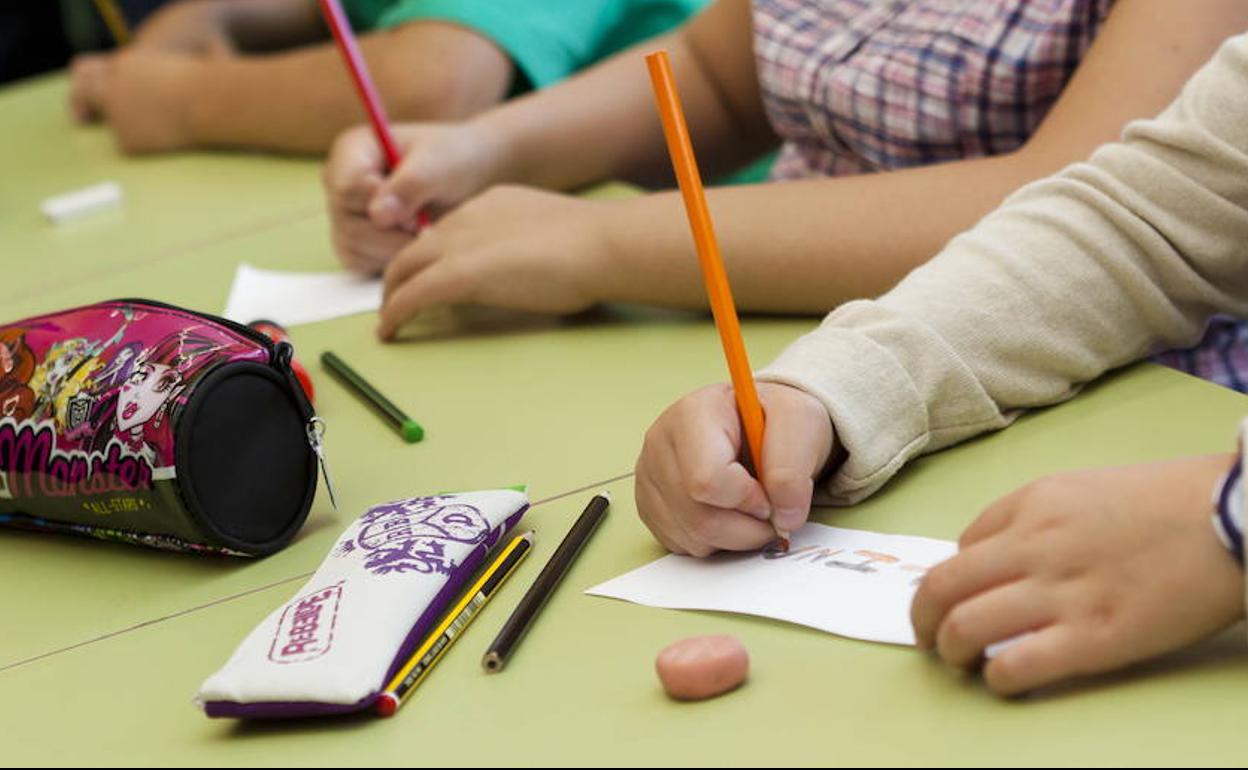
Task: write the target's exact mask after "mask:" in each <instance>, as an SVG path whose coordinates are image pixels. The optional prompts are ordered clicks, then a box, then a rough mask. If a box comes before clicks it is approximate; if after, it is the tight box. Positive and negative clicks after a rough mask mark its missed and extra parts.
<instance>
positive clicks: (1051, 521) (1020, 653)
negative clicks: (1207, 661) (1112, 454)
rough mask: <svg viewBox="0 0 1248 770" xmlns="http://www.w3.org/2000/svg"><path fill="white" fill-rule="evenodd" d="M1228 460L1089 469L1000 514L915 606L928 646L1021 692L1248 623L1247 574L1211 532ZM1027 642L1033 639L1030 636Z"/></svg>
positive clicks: (963, 543) (973, 531)
mask: <svg viewBox="0 0 1248 770" xmlns="http://www.w3.org/2000/svg"><path fill="white" fill-rule="evenodd" d="M1230 464H1231V458H1230V457H1229V456H1226V455H1217V456H1210V457H1195V458H1188V459H1183V460H1177V461H1173V462H1166V463H1156V464H1151V465H1139V466H1131V467H1126V468H1110V469H1104V470H1090V471H1079V472H1075V473H1064V474H1059V475H1056V476H1051V477H1048V478H1045V479H1041V480H1039V481H1037V482H1033V483H1031V484H1029V485H1027V486H1026V487H1023V488H1022V489H1020V490H1018V491H1016V492H1014V493H1012V494H1010V495H1007V496H1006V497H1004V498H1003V499H1001V500H999V501H998V502H996V503H994V504H993V505H992V506H990V507H989V508H988V509H987V510H986V511H984V513H983V514H982V515H981V516H980V517H979V519H978V520H976V522H975V523H974V524H972V525H971V526H970V527H969V528H968V529H967V530H966V532H965V533H964V534H963V535H962V538H961V540H960V541H959V545H960V547H961V550H960V552H959V553H958V555H957V556H954V557H953V558H951V559H949V560H948V561H946V562H944V563H943V564H941V565H939V566H937V567H935V568H934V569H932V571H931V572H929V573H928V574H927V576H926V577H925V578H924V580H923V584H922V585H921V586H920V588H919V591H918V593H917V594H916V595H915V598H914V604H913V606H912V608H911V617H912V619H913V621H914V630H915V635H916V637H917V638H918V642H919V646H920V647H925V648H933V647H934V648H935V649H936V651H937V652H938V653H939V654H940V656H941V657H942V658H944V659H945V661H946V662H948V663H949V664H951V665H954V666H958V667H964V668H970V667H972V666H974V665H975V664H977V663H978V662H979V660H980V659H981V655H982V653H983V651H984V648H985V647H986V646H988V645H990V644H992V643H994V642H1000V641H1003V640H1007V639H1012V638H1013V637H1015V636H1018V635H1020V634H1028V635H1026V636H1023V637H1022V638H1021V639H1019V640H1018V641H1017V642H1015V643H1013V644H1011V645H1008V646H1007V647H1005V649H1004V651H1002V652H1000V653H998V654H997V655H996V656H995V657H993V658H992V659H990V660H988V661H987V663H986V665H985V666H984V679H985V680H986V681H987V683H988V686H989V687H991V688H992V689H993V690H994V691H995V692H997V693H999V694H1001V695H1012V694H1016V693H1020V692H1024V691H1026V690H1030V689H1033V688H1035V687H1040V686H1042V685H1045V684H1049V683H1052V682H1056V681H1058V680H1061V679H1066V678H1069V677H1072V676H1077V675H1081V674H1092V673H1097V672H1101V671H1109V670H1111V669H1116V668H1120V667H1122V666H1126V665H1128V664H1131V663H1135V662H1137V661H1142V660H1146V659H1148V658H1153V657H1156V656H1158V655H1161V654H1163V653H1166V652H1169V651H1171V650H1176V649H1179V648H1181V647H1184V646H1186V645H1189V644H1191V643H1193V642H1196V641H1198V640H1200V639H1202V638H1204V637H1207V636H1210V635H1212V634H1214V633H1216V632H1218V631H1220V630H1221V629H1223V628H1225V627H1227V626H1229V625H1231V624H1232V623H1234V622H1235V621H1236V620H1237V619H1239V618H1241V617H1243V615H1244V574H1243V571H1242V570H1241V569H1240V568H1239V567H1238V566H1237V565H1236V563H1235V560H1234V558H1233V557H1232V556H1231V555H1230V553H1229V552H1228V551H1227V549H1226V548H1225V547H1223V545H1222V544H1221V543H1220V542H1219V541H1218V539H1217V536H1216V535H1215V534H1214V530H1213V527H1212V525H1211V523H1210V515H1211V513H1212V510H1213V509H1212V502H1211V495H1212V491H1213V487H1214V485H1215V484H1216V483H1217V480H1218V479H1219V477H1220V476H1221V475H1222V474H1223V473H1225V472H1226V470H1227V469H1228V468H1229V467H1230ZM1029 632H1030V633H1029Z"/></svg>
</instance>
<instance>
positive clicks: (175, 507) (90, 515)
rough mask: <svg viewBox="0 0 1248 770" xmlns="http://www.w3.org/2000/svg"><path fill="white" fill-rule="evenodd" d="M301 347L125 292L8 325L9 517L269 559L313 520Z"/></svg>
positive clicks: (310, 419) (313, 440)
mask: <svg viewBox="0 0 1248 770" xmlns="http://www.w3.org/2000/svg"><path fill="white" fill-rule="evenodd" d="M292 356H293V349H292V348H291V346H290V345H289V344H285V343H282V344H274V343H273V342H272V341H271V340H269V339H268V338H267V337H265V336H264V335H263V334H260V333H259V332H256V331H254V330H252V329H248V328H247V327H245V326H242V325H240V324H236V323H233V322H232V321H227V320H225V319H221V318H217V317H215V316H209V315H204V314H199V313H194V312H191V311H188V310H183V309H181V308H177V307H173V306H170V305H164V304H160V303H156V302H150V301H147V300H117V301H112V302H101V303H98V304H95V305H88V306H85V307H79V308H74V309H71V310H65V311H62V312H59V313H51V314H48V315H42V316H36V317H34V318H27V319H25V320H22V321H17V322H15V323H11V324H7V325H0V524H4V525H8V526H11V527H20V528H23V529H33V530H38V531H42V532H65V533H71V534H80V535H87V536H91V537H96V538H101V539H107V540H119V541H124V542H130V543H136V544H140V545H148V546H153V547H157V548H163V549H168V550H178V551H193V552H197V553H215V554H231V555H240V556H241V555H265V554H269V553H272V552H274V551H277V550H279V549H280V548H282V547H284V546H285V545H286V544H287V543H289V542H290V541H291V539H292V538H294V536H295V534H296V533H297V532H298V531H299V529H300V527H302V526H303V522H304V520H305V519H306V517H307V514H308V509H309V508H310V507H311V505H312V498H313V495H314V494H315V492H316V460H317V455H318V454H319V447H320V428H321V427H322V426H321V424H320V422H319V420H318V419H317V418H316V416H315V414H314V413H313V411H312V406H311V405H310V404H309V403H308V400H307V398H306V397H305V396H304V393H303V390H302V389H301V388H300V387H299V385H298V383H297V382H296V380H295V378H294V376H293V374H292V373H291V370H290V362H291V358H292Z"/></svg>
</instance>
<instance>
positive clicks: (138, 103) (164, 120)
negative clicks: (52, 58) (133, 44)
mask: <svg viewBox="0 0 1248 770" xmlns="http://www.w3.org/2000/svg"><path fill="white" fill-rule="evenodd" d="M194 66H195V59H194V58H193V57H189V56H183V55H180V54H164V53H155V52H151V51H144V50H141V49H137V48H136V49H125V50H123V51H121V52H120V53H115V54H106V55H100V56H79V57H77V58H75V60H74V64H73V66H72V68H71V75H70V109H71V111H72V112H73V113H74V115H75V117H77V118H78V119H79V120H81V121H84V122H85V121H89V120H96V119H99V118H103V119H105V120H107V121H108V123H109V127H110V128H111V129H112V131H113V136H114V138H115V139H116V140H117V145H118V147H119V148H120V149H121V150H122V151H123V152H126V153H132V154H138V153H146V152H164V151H168V150H177V149H181V148H184V147H186V146H187V145H188V144H189V143H190V137H189V134H188V133H187V130H186V114H185V110H186V105H187V97H188V95H187V93H186V86H185V84H186V83H187V82H188V80H189V79H188V77H187V70H188V68H191V67H194Z"/></svg>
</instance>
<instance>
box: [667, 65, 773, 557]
mask: <svg viewBox="0 0 1248 770" xmlns="http://www.w3.org/2000/svg"><path fill="white" fill-rule="evenodd" d="M646 66H647V67H649V68H650V82H651V84H652V85H653V86H654V99H655V101H656V102H657V104H658V108H659V117H660V118H661V119H662V121H663V136H664V137H665V138H666V139H667V151H668V154H669V155H671V156H672V168H673V169H674V170H675V172H676V181H677V183H679V185H680V194H681V197H682V198H683V199H684V202H685V212H686V213H687V214H688V215H689V227H690V229H692V230H693V242H694V245H695V246H696V247H697V251H698V262H699V264H700V265H701V266H702V281H703V283H705V284H706V294H707V297H708V298H709V299H710V302H711V314H712V315H714V316H715V326H716V328H718V329H719V339H720V342H721V343H723V346H724V357H725V358H727V359H728V373H729V374H730V375H731V376H732V390H733V392H734V393H735V394H736V398H737V411H738V412H740V413H741V423H742V425H743V426H744V427H745V443H746V445H747V446H748V447H749V450H750V459H751V460H752V461H753V463H754V473H755V474H756V475H757V476H758V478H759V479H760V480H761V479H762V478H763V426H764V422H765V419H764V416H763V406H762V404H760V403H759V401H758V390H757V389H756V388H755V387H754V375H753V373H752V372H751V370H750V359H749V357H748V356H747V355H746V353H745V342H744V341H743V340H742V339H741V323H740V321H738V320H737V307H736V304H735V303H734V302H733V301H732V289H731V288H729V286H728V274H727V272H726V271H725V270H724V259H723V257H722V256H721V255H720V253H719V242H718V241H717V240H716V239H715V227H714V225H712V224H711V212H710V210H709V209H708V208H707V206H706V195H705V193H704V192H703V190H702V176H701V175H700V174H699V173H698V162H697V160H696V159H695V158H694V156H693V145H692V143H691V142H690V141H689V128H688V126H687V125H685V113H684V110H683V109H682V108H681V106H680V95H679V94H678V93H677V92H676V81H675V78H673V77H672V65H671V62H670V61H669V60H668V58H667V52H666V51H659V52H657V53H652V54H650V55H648V56H647V57H646ZM772 528H773V529H775V532H776V538H777V540H778V541H779V543H778V545H779V547H780V549H781V550H788V546H789V533H787V532H783V531H781V530H780V529H778V528H776V525H775V522H774V521H772Z"/></svg>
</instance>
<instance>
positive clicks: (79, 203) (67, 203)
mask: <svg viewBox="0 0 1248 770" xmlns="http://www.w3.org/2000/svg"><path fill="white" fill-rule="evenodd" d="M119 205H121V185H119V184H117V183H116V182H101V183H100V184H97V185H92V186H90V187H84V188H82V189H81V190H73V191H71V192H67V193H65V194H63V195H54V196H53V197H51V198H47V199H45V200H44V201H43V203H41V204H39V211H40V212H41V213H42V214H43V215H44V216H45V217H47V218H48V220H49V221H51V222H52V223H53V224H61V223H62V222H68V221H69V220H71V219H77V218H78V217H81V216H85V215H87V214H91V213H93V212H96V211H101V210H103V209H108V208H114V207H116V206H119Z"/></svg>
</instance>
